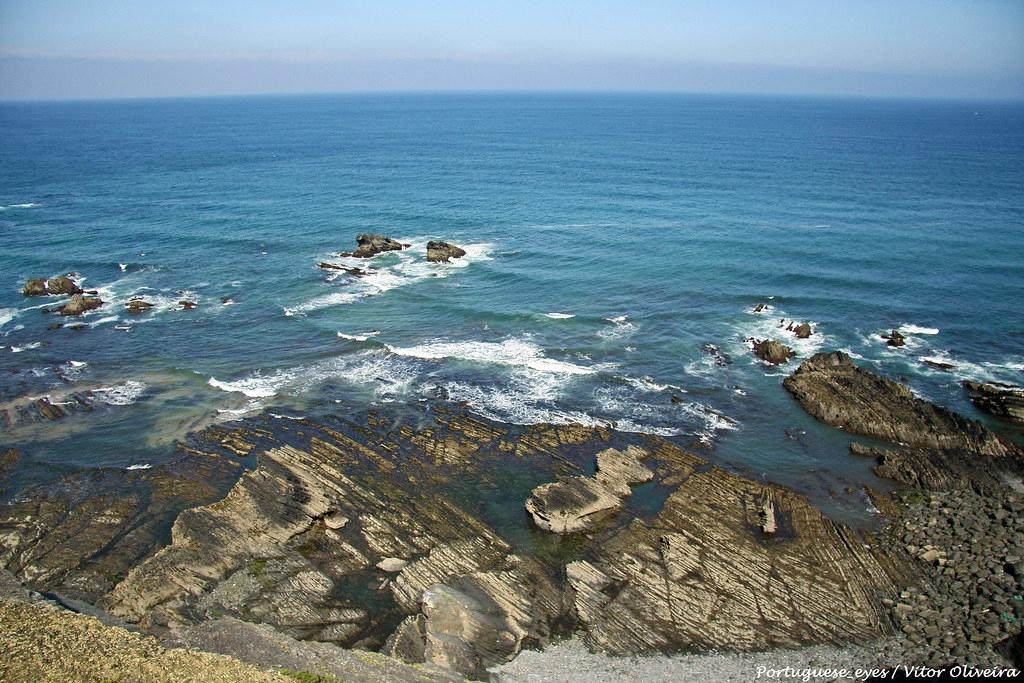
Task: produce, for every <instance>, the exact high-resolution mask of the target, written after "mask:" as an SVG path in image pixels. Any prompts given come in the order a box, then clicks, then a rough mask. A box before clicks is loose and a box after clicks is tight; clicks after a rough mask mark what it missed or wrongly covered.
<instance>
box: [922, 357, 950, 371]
mask: <svg viewBox="0 0 1024 683" xmlns="http://www.w3.org/2000/svg"><path fill="white" fill-rule="evenodd" d="M921 362H922V363H924V364H925V365H927V366H929V367H933V368H935V369H936V370H942V371H943V372H949V371H950V370H952V369H953V368H954V367H955V366H954V365H953V364H952V363H946V362H944V361H941V360H935V359H934V358H922V359H921Z"/></svg>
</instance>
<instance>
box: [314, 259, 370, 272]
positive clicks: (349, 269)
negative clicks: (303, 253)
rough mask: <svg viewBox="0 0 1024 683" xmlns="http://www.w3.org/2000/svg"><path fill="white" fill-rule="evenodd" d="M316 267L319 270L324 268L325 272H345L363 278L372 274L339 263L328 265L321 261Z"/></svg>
mask: <svg viewBox="0 0 1024 683" xmlns="http://www.w3.org/2000/svg"><path fill="white" fill-rule="evenodd" d="M316 267H317V268H322V269H324V270H343V271H345V272H346V273H348V274H349V275H356V276H362V275H369V274H370V273H369V271H366V270H363V269H362V268H353V267H349V266H343V265H340V264H337V263H327V262H326V261H321V262H320V263H318V264H316Z"/></svg>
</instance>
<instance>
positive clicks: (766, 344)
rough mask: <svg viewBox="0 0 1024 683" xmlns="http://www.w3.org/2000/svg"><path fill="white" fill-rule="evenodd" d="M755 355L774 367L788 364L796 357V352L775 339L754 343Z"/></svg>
mask: <svg viewBox="0 0 1024 683" xmlns="http://www.w3.org/2000/svg"><path fill="white" fill-rule="evenodd" d="M754 355H755V356H757V357H758V358H760V359H761V360H763V361H766V362H768V363H771V364H772V365H780V364H782V363H786V362H788V361H789V359H790V358H792V357H793V356H795V355H796V352H795V351H793V349H791V348H789V347H788V346H786V345H785V344H783V343H782V342H777V341H775V340H774V339H762V340H760V341H758V340H755V341H754Z"/></svg>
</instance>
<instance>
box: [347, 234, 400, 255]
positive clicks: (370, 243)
mask: <svg viewBox="0 0 1024 683" xmlns="http://www.w3.org/2000/svg"><path fill="white" fill-rule="evenodd" d="M356 242H358V243H359V246H358V247H356V249H355V251H351V252H342V253H341V256H353V257H355V258H370V257H372V256H376V255H377V254H381V253H383V252H385V251H399V250H401V249H404V248H405V245H403V244H402V243H401V242H398V241H397V240H393V239H391V238H390V237H385V236H384V235H373V234H364V235H359V236H357V237H356Z"/></svg>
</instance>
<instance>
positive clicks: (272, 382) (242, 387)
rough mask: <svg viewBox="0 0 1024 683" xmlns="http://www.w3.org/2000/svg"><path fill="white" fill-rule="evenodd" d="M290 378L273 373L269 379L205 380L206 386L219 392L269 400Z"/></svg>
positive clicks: (257, 377)
mask: <svg viewBox="0 0 1024 683" xmlns="http://www.w3.org/2000/svg"><path fill="white" fill-rule="evenodd" d="M289 379H291V377H290V376H289V375H287V374H285V373H280V372H278V373H275V374H273V375H271V376H269V377H264V376H263V375H260V374H256V375H252V376H250V377H247V378H246V379H241V380H238V381H236V382H221V381H220V380H218V379H217V378H216V377H211V378H210V379H209V380H207V384H209V385H210V386H211V387H216V388H217V389H220V390H221V391H227V392H232V393H239V394H245V395H246V396H248V397H249V398H269V397H271V396H274V395H275V394H276V393H277V390H278V389H279V388H281V387H282V386H284V384H286V383H287V382H288V380H289Z"/></svg>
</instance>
